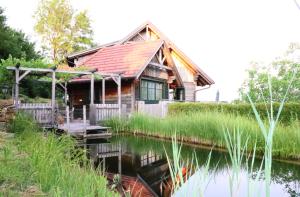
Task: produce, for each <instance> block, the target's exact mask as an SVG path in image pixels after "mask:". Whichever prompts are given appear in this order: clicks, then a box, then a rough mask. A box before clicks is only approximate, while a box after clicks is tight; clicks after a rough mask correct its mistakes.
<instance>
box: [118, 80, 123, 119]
mask: <svg viewBox="0 0 300 197" xmlns="http://www.w3.org/2000/svg"><path fill="white" fill-rule="evenodd" d="M121 97H122V95H121V75H119V77H118V106H119V118H121V113H122V108H121Z"/></svg>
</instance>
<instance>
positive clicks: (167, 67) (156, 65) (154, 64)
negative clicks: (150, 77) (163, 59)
mask: <svg viewBox="0 0 300 197" xmlns="http://www.w3.org/2000/svg"><path fill="white" fill-rule="evenodd" d="M149 65H151V66H155V67H158V68H162V69H166V70H173V69H172V68H171V67H169V66H166V65H163V64H158V63H155V62H150V63H149Z"/></svg>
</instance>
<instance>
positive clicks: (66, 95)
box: [64, 82, 68, 105]
mask: <svg viewBox="0 0 300 197" xmlns="http://www.w3.org/2000/svg"><path fill="white" fill-rule="evenodd" d="M67 85H68V83H67V82H65V89H64V90H65V104H66V105H67V104H68V88H67Z"/></svg>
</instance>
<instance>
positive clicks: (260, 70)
mask: <svg viewBox="0 0 300 197" xmlns="http://www.w3.org/2000/svg"><path fill="white" fill-rule="evenodd" d="M299 48H300V47H299V46H298V45H297V44H295V43H292V44H291V45H290V47H289V50H288V51H287V52H286V53H285V55H284V56H283V57H280V58H278V59H276V60H275V61H273V62H272V63H271V64H270V65H268V66H262V65H261V64H260V63H257V62H253V63H252V68H251V69H249V70H248V78H247V79H246V80H245V81H244V83H243V85H242V87H241V88H240V90H239V92H240V95H241V99H242V100H243V101H246V102H248V98H247V94H249V95H250V97H251V98H252V99H253V100H254V101H255V102H263V101H264V98H268V97H269V88H268V80H269V79H270V82H271V85H272V96H273V100H274V101H278V102H280V101H281V100H282V98H283V97H284V94H285V92H286V89H287V87H288V85H289V83H290V81H291V79H292V76H293V74H294V72H296V76H295V79H294V81H293V83H292V87H291V89H290V91H289V94H288V95H287V101H293V102H299V101H300V72H299V71H300V65H299V64H298V63H296V62H295V61H294V58H293V54H294V53H295V51H296V50H298V49H299Z"/></svg>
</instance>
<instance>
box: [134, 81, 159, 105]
mask: <svg viewBox="0 0 300 197" xmlns="http://www.w3.org/2000/svg"><path fill="white" fill-rule="evenodd" d="M163 86H164V84H163V83H162V82H158V81H150V80H145V79H142V80H141V89H140V91H141V97H140V98H141V100H144V101H159V100H161V99H163Z"/></svg>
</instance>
